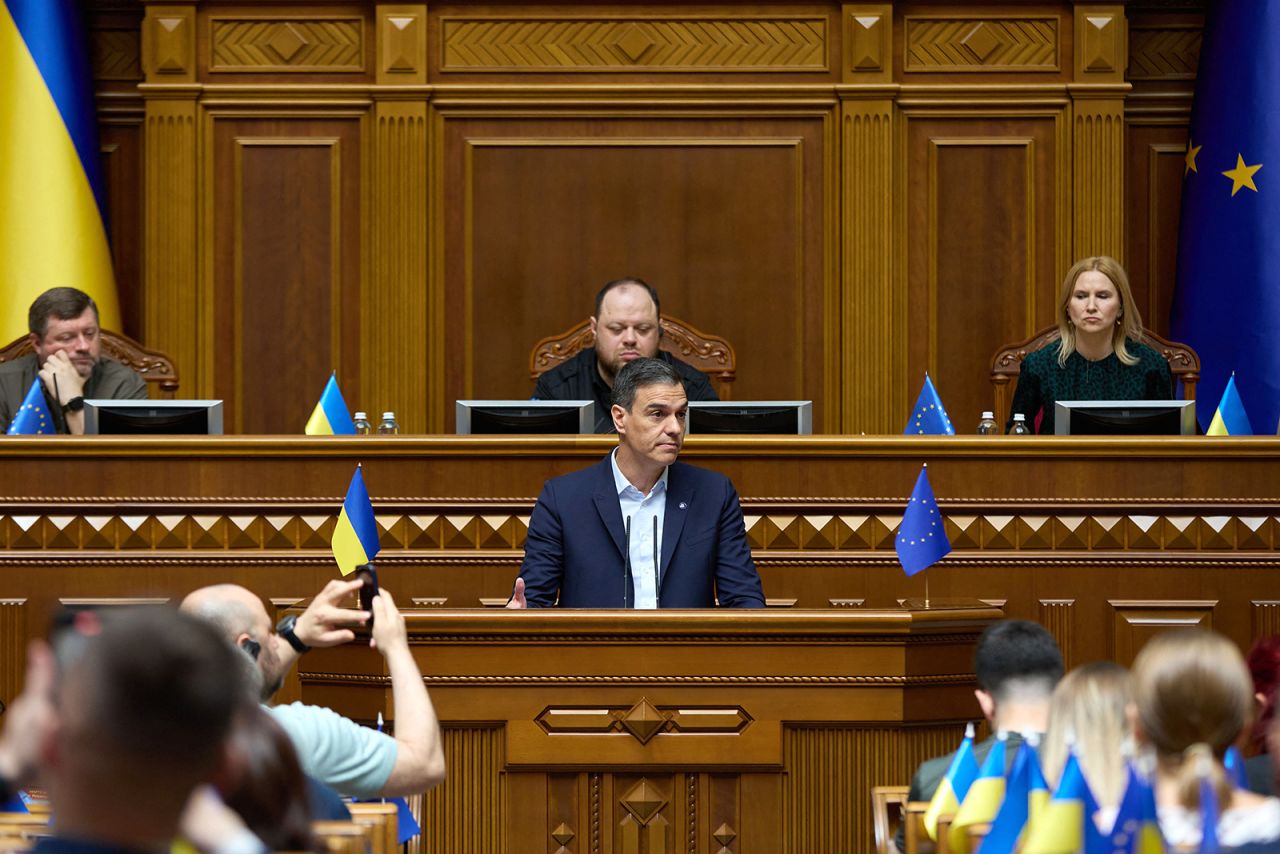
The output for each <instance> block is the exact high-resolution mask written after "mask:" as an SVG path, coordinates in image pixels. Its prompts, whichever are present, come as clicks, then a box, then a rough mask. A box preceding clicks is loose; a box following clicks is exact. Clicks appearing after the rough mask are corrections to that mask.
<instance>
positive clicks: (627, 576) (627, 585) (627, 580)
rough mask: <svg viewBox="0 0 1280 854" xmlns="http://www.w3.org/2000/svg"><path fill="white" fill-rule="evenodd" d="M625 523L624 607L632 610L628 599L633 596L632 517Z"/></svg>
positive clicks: (623, 553) (623, 560)
mask: <svg viewBox="0 0 1280 854" xmlns="http://www.w3.org/2000/svg"><path fill="white" fill-rule="evenodd" d="M625 521H626V524H625V525H624V526H623V530H624V531H625V532H626V536H625V537H624V538H623V548H622V607H624V608H630V607H631V606H630V605H628V604H627V598H628V597H629V596H630V594H631V517H630V516H628V517H627V518H626V520H625Z"/></svg>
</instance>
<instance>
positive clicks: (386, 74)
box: [377, 4, 427, 83]
mask: <svg viewBox="0 0 1280 854" xmlns="http://www.w3.org/2000/svg"><path fill="white" fill-rule="evenodd" d="M377 15H378V45H377V52H378V82H379V83H426V82H427V7H426V6H424V5H421V4H414V5H395V6H392V5H379V6H378V8H377Z"/></svg>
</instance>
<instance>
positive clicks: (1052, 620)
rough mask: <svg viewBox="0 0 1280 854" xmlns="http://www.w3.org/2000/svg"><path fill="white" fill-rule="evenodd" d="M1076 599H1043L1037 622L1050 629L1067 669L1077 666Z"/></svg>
mask: <svg viewBox="0 0 1280 854" xmlns="http://www.w3.org/2000/svg"><path fill="white" fill-rule="evenodd" d="M1075 604H1076V601H1075V600H1074V599H1041V600H1040V613H1039V615H1038V620H1037V622H1039V623H1040V625H1042V626H1044V627H1045V628H1046V629H1048V630H1049V634H1051V635H1053V639H1054V640H1056V641H1057V642H1058V649H1060V650H1062V663H1063V665H1064V667H1065V668H1066V670H1068V671H1069V670H1071V668H1073V667H1075V661H1074V660H1073V656H1072V652H1073V651H1074V650H1075V622H1076V621H1075V617H1076V615H1075Z"/></svg>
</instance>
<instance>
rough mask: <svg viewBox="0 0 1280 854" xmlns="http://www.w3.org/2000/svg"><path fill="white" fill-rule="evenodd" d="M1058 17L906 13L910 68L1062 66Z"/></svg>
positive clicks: (1028, 68)
mask: <svg viewBox="0 0 1280 854" xmlns="http://www.w3.org/2000/svg"><path fill="white" fill-rule="evenodd" d="M1058 26H1059V22H1058V19H1057V18H1056V17H1052V16H1045V17H1040V16H1027V17H1019V18H1004V17H1000V18H996V17H986V18H984V17H978V16H967V15H966V16H963V17H961V16H954V17H945V18H944V17H923V16H916V15H907V16H906V49H905V53H904V62H905V70H906V71H948V72H956V71H1004V72H1015V71H1023V72H1025V71H1057V70H1058V69H1059V61H1058Z"/></svg>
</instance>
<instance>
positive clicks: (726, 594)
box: [507, 359, 764, 608]
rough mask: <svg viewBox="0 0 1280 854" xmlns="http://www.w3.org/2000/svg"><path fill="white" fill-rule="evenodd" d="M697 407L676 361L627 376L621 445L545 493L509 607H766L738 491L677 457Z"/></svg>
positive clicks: (635, 364)
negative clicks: (688, 395)
mask: <svg viewBox="0 0 1280 854" xmlns="http://www.w3.org/2000/svg"><path fill="white" fill-rule="evenodd" d="M688 407H689V401H688V399H687V398H686V397H685V391H684V384H683V383H682V382H681V380H680V375H679V374H678V373H677V372H676V370H675V369H674V368H673V367H671V365H669V364H667V363H666V362H664V361H661V360H659V359H636V360H634V361H632V362H630V363H628V364H627V365H626V366H625V367H624V368H622V370H621V371H620V372H619V373H618V376H617V378H616V379H615V380H614V383H613V404H612V407H611V409H610V414H611V415H612V418H613V424H614V427H615V429H616V430H617V433H618V447H617V448H615V449H614V450H613V452H611V453H610V454H609V455H608V456H607V457H605V458H604V459H603V460H601V461H600V462H599V463H597V464H596V465H594V466H592V467H591V468H588V469H584V470H582V471H578V472H574V473H573V474H568V475H565V476H564V477H558V478H555V479H554V480H551V481H548V482H547V484H546V486H545V487H543V490H542V495H540V496H539V497H538V503H537V505H536V506H535V507H534V508H533V515H532V517H531V518H530V520H529V536H528V538H527V540H526V541H525V552H524V565H523V566H521V568H520V575H519V577H518V578H517V579H516V583H515V591H514V593H513V595H512V598H511V601H510V602H509V603H508V605H507V607H509V608H525V607H530V608H546V607H550V606H552V605H555V604H557V600H558V603H559V605H560V606H561V607H565V608H659V607H661V608H709V607H711V606H713V605H715V604H716V600H717V599H719V601H720V604H721V605H727V606H730V607H735V608H762V607H764V593H763V592H762V590H761V587H760V576H759V575H758V574H757V573H756V567H755V564H754V563H753V562H752V560H751V549H750V548H749V547H748V545H747V532H746V528H745V526H744V524H743V521H742V508H741V507H740V506H739V504H738V493H737V492H736V491H735V490H734V488H733V484H732V483H730V482H729V479H728V478H726V477H725V476H724V475H722V474H718V473H716V472H712V471H708V470H706V469H702V468H697V467H695V466H691V465H686V464H685V463H681V462H677V461H676V457H677V456H678V455H679V453H680V448H681V446H682V445H683V444H684V420H685V415H686V413H687V412H688Z"/></svg>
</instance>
